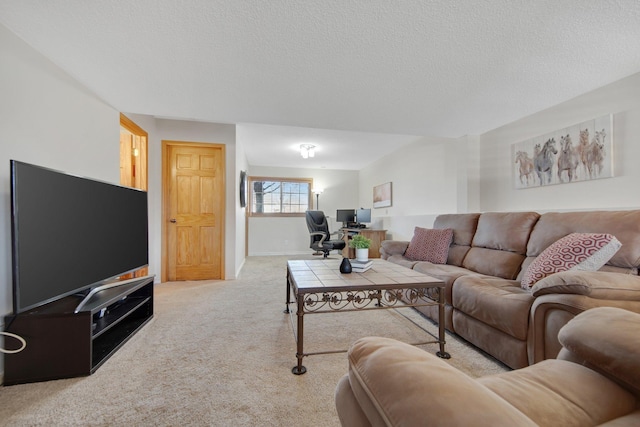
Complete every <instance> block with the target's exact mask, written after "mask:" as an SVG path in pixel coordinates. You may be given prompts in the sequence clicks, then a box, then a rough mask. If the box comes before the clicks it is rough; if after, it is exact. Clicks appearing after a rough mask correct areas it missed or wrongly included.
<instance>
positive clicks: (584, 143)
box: [577, 129, 589, 176]
mask: <svg viewBox="0 0 640 427" xmlns="http://www.w3.org/2000/svg"><path fill="white" fill-rule="evenodd" d="M577 149H578V157H579V158H580V165H581V166H582V167H581V169H580V170H581V171H582V172H584V175H585V176H587V175H588V174H589V171H588V169H587V162H588V159H587V157H588V151H589V129H585V130H581V131H580V143H579V144H578V147H577Z"/></svg>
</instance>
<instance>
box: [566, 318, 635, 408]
mask: <svg viewBox="0 0 640 427" xmlns="http://www.w3.org/2000/svg"><path fill="white" fill-rule="evenodd" d="M638 331H640V314H638V313H633V312H631V311H627V310H622V309H620V308H614V307H598V308H593V309H591V310H587V311H585V312H583V313H580V314H579V315H577V316H576V317H575V318H574V319H573V320H571V322H569V323H567V324H566V325H565V326H564V327H563V328H562V329H561V330H560V333H559V334H558V339H559V340H560V343H561V344H562V346H563V349H562V351H561V352H560V355H559V357H558V358H561V359H569V360H572V361H582V363H583V364H584V365H585V366H587V367H589V368H591V369H594V370H596V371H598V372H600V373H602V374H604V375H605V376H607V377H609V378H611V379H613V380H615V381H616V382H618V383H622V384H623V385H624V386H625V387H626V388H628V389H630V390H632V391H633V392H634V393H635V394H636V395H638V394H640V358H638V348H640V335H638Z"/></svg>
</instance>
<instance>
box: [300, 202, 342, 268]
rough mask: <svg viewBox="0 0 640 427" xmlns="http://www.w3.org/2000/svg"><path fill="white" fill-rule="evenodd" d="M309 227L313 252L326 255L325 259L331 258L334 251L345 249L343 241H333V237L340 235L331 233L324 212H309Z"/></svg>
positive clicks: (307, 213)
mask: <svg viewBox="0 0 640 427" xmlns="http://www.w3.org/2000/svg"><path fill="white" fill-rule="evenodd" d="M306 218H307V227H308V228H309V238H310V243H309V247H310V248H311V249H313V250H316V251H320V252H322V253H323V254H324V258H326V257H328V256H329V252H331V251H332V250H334V249H336V250H342V249H344V247H345V245H346V243H345V242H344V240H342V239H338V240H331V236H332V235H336V234H339V233H330V232H329V224H328V223H327V217H325V216H324V212H323V211H307V212H306Z"/></svg>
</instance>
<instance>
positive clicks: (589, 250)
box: [520, 233, 622, 289]
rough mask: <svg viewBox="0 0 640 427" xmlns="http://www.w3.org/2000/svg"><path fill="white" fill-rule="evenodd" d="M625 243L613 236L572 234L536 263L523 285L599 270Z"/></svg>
mask: <svg viewBox="0 0 640 427" xmlns="http://www.w3.org/2000/svg"><path fill="white" fill-rule="evenodd" d="M621 246H622V244H621V243H620V242H619V241H618V239H616V238H615V237H614V236H612V235H611V234H604V233H572V234H569V235H568V236H565V237H563V238H561V239H558V240H556V241H555V242H554V243H553V244H551V246H549V247H548V248H547V249H545V250H544V251H542V253H541V254H540V255H538V257H537V258H536V259H535V260H533V262H532V263H531V264H529V267H528V268H527V271H525V273H524V275H523V276H522V281H521V282H520V284H521V286H522V288H523V289H529V288H530V287H531V286H533V285H534V284H535V283H536V282H537V281H538V280H541V279H544V278H545V277H547V276H549V275H551V274H553V273H558V272H561V271H567V270H582V271H596V270H599V269H600V268H601V267H602V266H603V265H605V264H606V263H607V261H609V260H610V259H611V257H612V256H613V255H615V253H616V252H618V249H620V247H621Z"/></svg>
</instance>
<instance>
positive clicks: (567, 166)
mask: <svg viewBox="0 0 640 427" xmlns="http://www.w3.org/2000/svg"><path fill="white" fill-rule="evenodd" d="M578 163H579V159H578V151H577V149H576V148H574V147H573V141H571V136H570V135H569V134H567V136H561V137H560V155H559V156H558V180H559V181H560V182H564V179H563V176H564V172H565V171H566V172H567V178H568V179H569V182H571V181H573V180H574V179H575V178H577V176H576V169H577V167H578Z"/></svg>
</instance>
